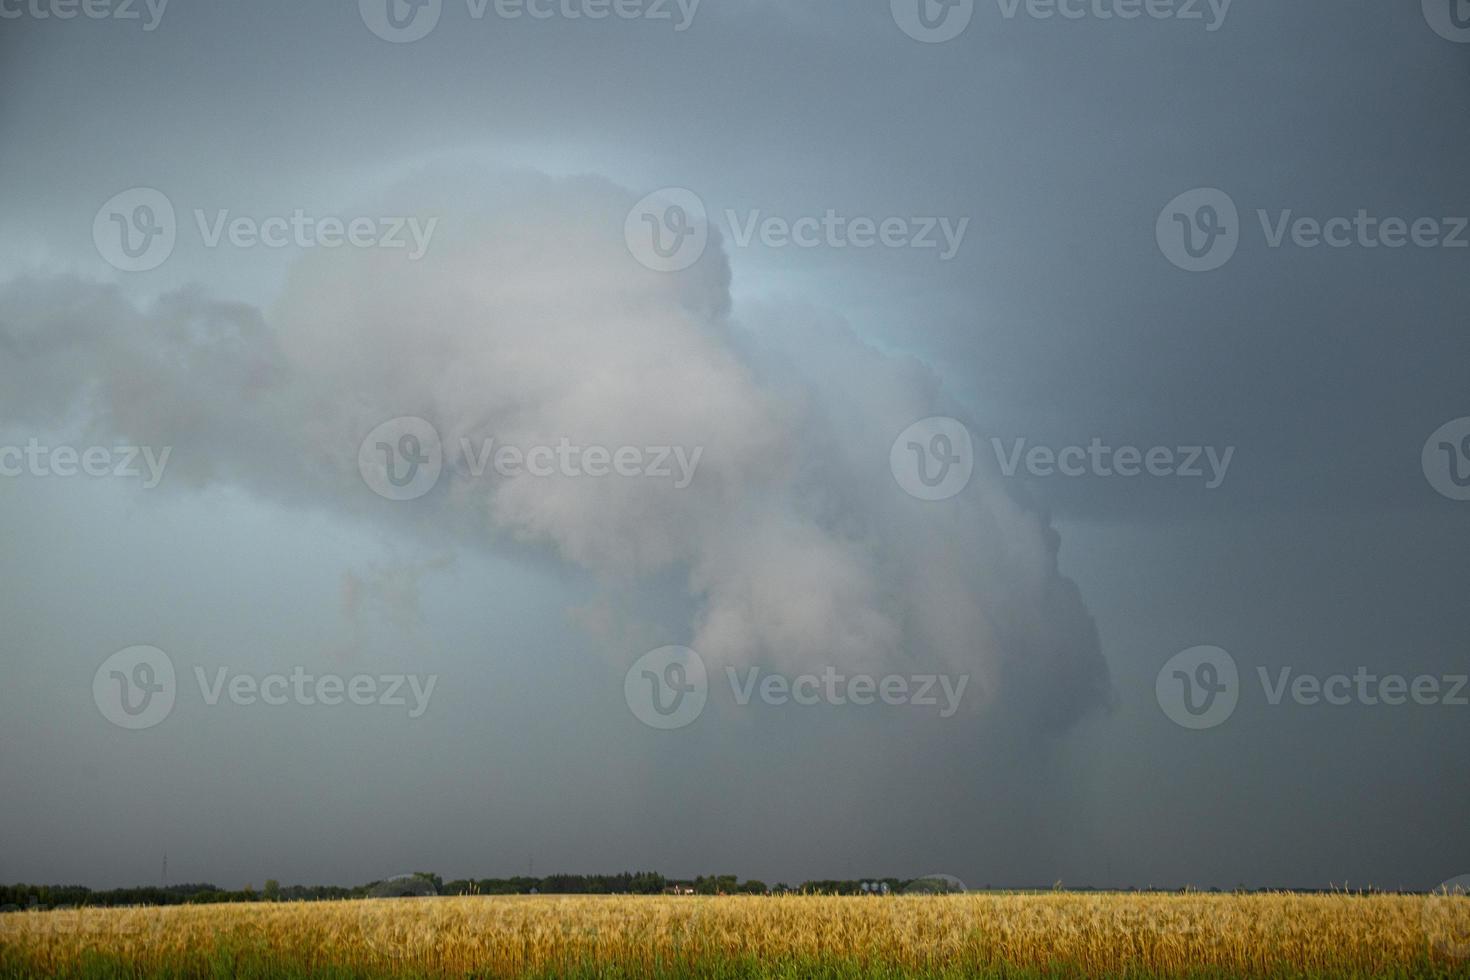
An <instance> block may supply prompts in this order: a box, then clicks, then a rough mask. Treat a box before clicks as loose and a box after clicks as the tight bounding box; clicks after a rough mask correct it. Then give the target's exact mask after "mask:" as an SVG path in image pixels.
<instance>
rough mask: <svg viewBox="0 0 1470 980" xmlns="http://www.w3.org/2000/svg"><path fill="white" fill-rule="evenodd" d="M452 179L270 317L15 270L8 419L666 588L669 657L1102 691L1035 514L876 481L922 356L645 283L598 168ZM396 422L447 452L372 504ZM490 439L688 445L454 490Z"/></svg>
mask: <svg viewBox="0 0 1470 980" xmlns="http://www.w3.org/2000/svg"><path fill="white" fill-rule="evenodd" d="M475 187H476V188H477V189H476V190H474V191H472V192H470V191H467V185H466V182H465V181H464V180H463V179H462V178H460V177H457V176H455V177H446V176H445V175H435V177H434V179H432V180H429V179H426V180H423V181H415V182H412V183H410V184H409V185H406V186H404V187H403V188H401V189H399V191H397V192H395V194H394V195H392V202H391V203H392V204H393V205H394V208H393V209H392V210H385V211H384V213H399V214H402V213H413V209H418V213H424V214H441V215H453V216H454V217H453V220H450V219H449V218H448V217H446V218H444V220H442V221H441V222H440V225H439V231H438V233H437V234H436V237H435V240H434V242H433V245H432V248H431V249H430V250H429V253H428V254H427V255H426V256H425V257H424V258H423V259H422V260H420V261H416V262H411V261H407V260H406V259H405V257H404V256H403V255H402V254H401V253H395V252H391V251H381V250H334V251H323V250H317V251H315V252H312V253H309V254H308V255H307V256H306V257H305V258H303V259H302V260H301V261H300V262H299V263H297V265H296V266H295V267H294V269H293V272H292V274H291V276H290V278H289V280H288V282H287V284H286V286H285V288H284V289H283V290H282V293H281V295H280V297H279V299H278V301H277V302H276V303H275V304H274V305H273V306H272V308H271V309H269V310H261V309H256V308H254V307H251V306H248V305H245V304H238V303H229V302H223V301H220V300H217V299H212V298H210V297H208V296H206V295H205V294H204V293H203V292H202V291H199V290H188V291H183V292H178V293H173V294H169V295H166V296H163V297H160V298H158V299H157V300H156V301H154V302H153V303H151V304H150V305H147V306H145V307H143V308H139V307H137V306H135V305H134V304H132V303H131V302H129V301H128V300H127V299H125V298H124V296H123V295H122V293H121V292H120V291H119V290H118V289H117V288H115V287H113V286H110V285H106V284H102V283H98V282H94V281H87V280H82V279H78V278H49V279H35V278H30V279H22V280H16V281H12V282H10V283H8V284H6V285H5V286H4V287H0V417H3V420H4V421H5V423H6V424H7V425H8V426H10V427H20V428H25V429H27V430H30V431H36V430H40V429H44V428H47V427H54V426H63V425H65V426H72V427H75V426H80V427H82V428H84V429H85V430H86V431H87V432H89V433H91V434H92V435H94V436H96V437H98V438H102V437H108V438H114V437H117V438H127V439H128V440H130V441H131V442H134V443H137V444H146V445H156V446H163V445H167V446H172V447H173V460H172V462H171V464H170V471H169V479H168V481H166V484H165V485H166V486H170V487H174V488H177V487H179V486H184V487H189V486H204V485H210V484H228V485H232V486H239V487H242V488H246V489H248V490H250V491H252V492H255V493H258V494H261V495H265V496H269V497H271V498H274V499H277V500H279V501H281V502H283V503H286V504H290V505H297V506H310V507H318V508H325V509H329V510H333V511H337V512H340V513H343V514H344V515H349V516H352V517H354V518H361V519H370V520H375V521H382V522H384V523H385V524H386V525H388V526H391V527H392V528H394V529H395V530H396V531H398V532H399V533H401V534H404V535H407V536H410V537H412V536H420V537H422V539H423V540H424V544H425V548H426V550H442V546H443V545H444V544H445V543H446V542H454V543H458V544H462V545H471V546H477V547H504V548H509V549H512V550H517V549H518V550H521V551H524V552H525V553H526V554H534V553H538V552H539V553H543V554H550V555H552V556H554V557H555V558H556V559H557V560H559V561H561V562H565V563H567V564H568V565H570V566H572V567H575V568H577V569H580V570H583V571H584V572H586V573H588V574H590V575H591V576H592V577H593V578H594V579H596V580H597V581H600V582H602V583H603V584H604V585H605V586H606V588H607V590H608V592H609V593H615V592H618V591H619V590H626V589H628V588H629V583H630V582H632V583H638V582H642V583H656V584H659V585H661V584H663V583H667V582H670V581H674V582H679V583H682V590H683V595H682V596H680V602H681V603H682V604H683V605H684V606H685V607H686V612H687V624H686V625H687V635H685V636H682V637H675V638H671V639H670V642H685V643H687V644H688V645H690V646H692V647H694V648H695V649H697V650H698V651H699V652H700V653H701V655H703V656H704V658H705V659H706V660H707V661H708V662H709V663H710V665H711V666H712V667H713V668H716V669H718V668H719V667H720V666H725V665H745V664H752V663H764V664H770V665H773V666H775V667H777V668H779V669H806V668H812V667H819V666H822V665H826V664H837V665H841V666H843V667H844V668H846V669H851V670H859V669H861V670H866V671H912V670H916V669H924V670H938V671H947V672H953V673H966V674H970V675H971V676H972V682H971V690H972V692H973V694H974V698H973V700H972V701H971V704H982V705H983V704H987V703H989V704H995V703H997V702H1003V703H1004V704H1005V705H1006V706H1007V714H1014V715H1018V716H1021V717H1025V718H1029V719H1031V720H1032V721H1033V722H1034V723H1035V724H1036V725H1037V727H1039V728H1042V729H1046V730H1059V729H1062V728H1065V727H1067V726H1068V725H1069V724H1070V723H1072V722H1073V721H1075V720H1076V719H1077V718H1078V717H1080V716H1081V715H1082V714H1084V713H1085V712H1087V711H1088V710H1089V709H1091V708H1094V707H1097V706H1100V705H1103V704H1105V703H1106V701H1107V699H1108V692H1109V682H1108V673H1107V668H1106V665H1105V663H1104V661H1103V659H1102V657H1101V654H1100V652H1099V646H1098V639H1097V635H1096V630H1095V627H1094V625H1093V622H1092V619H1091V617H1090V616H1089V615H1088V613H1087V611H1086V608H1085V607H1084V605H1083V603H1082V600H1081V598H1080V596H1079V594H1078V591H1077V589H1076V587H1075V586H1074V584H1073V583H1072V582H1071V581H1070V580H1068V579H1067V578H1065V577H1064V576H1062V575H1061V574H1060V573H1059V571H1058V567H1057V551H1058V547H1059V540H1058V535H1057V533H1056V531H1055V530H1054V529H1053V528H1052V527H1051V526H1050V522H1049V520H1048V519H1047V518H1046V517H1045V515H1043V514H1040V513H1038V512H1037V511H1035V510H1034V509H1031V508H1028V507H1027V506H1026V505H1024V503H1022V502H1019V501H1017V500H1016V499H1014V498H1013V497H1012V496H1011V495H1010V494H1009V493H1008V492H1007V491H1006V490H1004V489H1003V488H1002V487H1001V485H1000V483H999V481H998V479H997V478H996V477H995V476H994V475H993V474H990V473H987V472H985V471H984V470H983V467H982V468H977V471H976V474H975V477H974V479H973V480H972V482H971V484H970V485H969V486H968V487H967V488H966V490H965V491H964V492H963V493H961V494H960V495H959V496H957V497H955V498H953V499H951V500H948V501H943V502H935V503H931V502H924V501H919V500H916V499H914V498H912V497H910V496H908V495H907V494H905V493H904V492H903V491H902V490H901V489H900V488H899V487H898V486H897V485H896V484H895V482H894V480H893V478H892V477H891V475H890V474H889V470H888V453H889V447H890V445H891V444H892V442H893V439H894V438H895V437H896V436H897V434H898V433H899V432H901V431H903V430H904V429H905V428H906V427H907V426H908V425H910V424H911V423H913V422H914V421H916V420H918V419H921V418H925V417H927V416H931V415H936V414H943V415H956V414H959V410H958V409H957V408H956V406H954V405H952V404H949V403H948V402H947V401H946V400H945V398H944V397H943V394H942V390H941V383H940V379H939V377H938V376H937V375H936V374H935V373H934V372H933V371H932V370H930V369H929V368H927V367H926V366H925V365H924V364H923V363H921V362H920V361H918V360H917V359H915V358H911V357H906V356H897V355H892V354H888V353H883V352H880V351H878V350H877V349H875V348H873V347H872V346H870V345H868V344H866V343H864V342H863V341H862V340H861V339H859V338H858V337H857V336H855V335H854V334H853V332H852V331H851V330H849V329H848V328H847V327H846V326H845V325H844V324H842V323H841V322H839V321H836V320H835V319H834V318H832V317H831V316H830V315H829V314H825V313H823V312H821V311H818V310H812V309H808V308H805V307H803V306H802V305H801V304H800V303H797V302H789V303H777V304H768V305H765V306H763V307H759V308H750V309H741V310H739V311H732V309H731V300H730V268H729V265H728V263H727V261H726V259H725V257H724V254H723V252H722V251H721V249H720V248H719V247H718V243H717V242H716V241H715V240H714V239H713V238H712V240H711V247H710V248H709V250H708V251H707V253H706V254H705V256H704V257H703V258H702V259H701V260H700V261H699V262H698V263H696V264H695V265H694V266H693V267H692V268H690V269H688V270H686V271H684V272H681V273H676V274H663V273H657V272H653V271H650V270H647V269H645V268H643V267H642V266H641V265H639V264H638V263H637V262H636V261H635V260H634V259H633V257H632V256H631V255H630V254H629V253H628V251H627V249H626V247H625V245H624V242H623V237H622V228H623V220H624V217H625V216H626V214H627V210H628V208H629V206H630V205H631V204H632V202H633V201H634V199H635V198H636V197H637V196H638V195H636V194H633V193H631V192H629V191H626V190H624V189H621V188H618V187H616V186H614V185H612V184H610V183H608V182H606V181H603V180H600V179H596V178H576V179H552V178H548V177H544V176H541V175H537V174H529V173H497V174H494V175H485V174H480V175H477V176H476V180H475ZM485 187H490V188H492V189H490V190H483V189H480V188H485ZM467 197H468V198H473V199H474V200H475V201H476V202H477V203H476V204H475V205H474V206H473V207H467V206H466V203H465V201H466V199H467ZM386 203H387V202H385V205H386ZM402 416H417V417H421V418H423V419H426V420H428V421H429V422H431V423H432V424H433V425H434V427H435V428H436V430H437V431H438V433H439V435H440V437H441V440H442V442H443V445H444V446H445V447H446V449H447V450H448V459H447V461H446V466H445V470H444V474H443V476H442V478H441V480H440V481H439V484H438V485H437V486H436V487H435V489H434V490H433V491H432V492H431V493H429V494H428V495H427V496H424V497H422V498H420V499H418V500H414V501H404V502H390V501H385V500H382V499H380V498H378V497H376V496H375V495H374V494H372V493H371V492H370V491H369V489H368V488H367V487H366V486H365V485H364V484H363V482H362V480H361V478H360V476H359V473H358V469H357V454H358V447H359V445H360V443H361V442H362V439H363V437H364V436H365V435H366V434H367V433H368V432H370V431H371V430H372V429H373V428H374V427H376V426H377V425H379V424H380V423H382V422H384V421H387V420H389V419H393V418H397V417H402ZM492 439H493V440H494V445H497V446H502V445H504V446H517V447H529V446H539V445H549V446H554V445H556V444H557V443H558V441H559V440H562V439H565V440H569V441H570V442H571V443H573V444H576V445H581V446H594V445H595V446H605V447H620V446H632V447H651V446H667V447H682V448H685V449H687V450H693V449H696V448H697V449H698V450H699V451H700V453H701V455H700V456H699V465H698V470H697V475H696V477H695V479H694V480H693V482H692V483H691V484H690V485H689V486H687V487H683V488H679V487H676V486H675V485H674V483H673V481H668V480H652V479H635V478H619V477H606V478H595V479H594V478H587V477H576V476H569V475H565V474H558V475H553V476H550V477H536V478H532V477H527V476H520V477H515V478H501V477H499V476H497V475H495V473H494V472H493V470H491V471H486V472H485V473H484V474H481V475H479V476H476V475H475V474H473V473H471V472H469V471H468V469H467V468H466V466H465V465H464V462H463V459H462V458H461V457H460V454H459V451H458V450H459V447H461V446H466V445H467V446H471V447H480V446H483V445H485V444H486V442H487V440H492ZM349 586H350V588H349V594H350V597H351V599H352V602H353V603H356V602H358V601H360V599H361V596H362V595H364V594H365V593H364V591H363V589H362V588H361V583H360V582H356V581H354V582H351V583H349ZM649 587H652V586H649ZM352 615H353V616H356V615H358V610H357V609H356V606H355V605H354V606H353V609H352ZM626 652H627V651H616V652H615V655H616V656H618V657H619V658H621V657H622V656H623V654H624V653H626Z"/></svg>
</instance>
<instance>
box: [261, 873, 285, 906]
mask: <svg viewBox="0 0 1470 980" xmlns="http://www.w3.org/2000/svg"><path fill="white" fill-rule="evenodd" d="M262 894H263V895H264V897H265V900H266V901H267V902H279V901H280V900H281V883H280V882H279V881H277V880H276V879H274V878H267V879H266V880H265V891H264V892H263V893H262Z"/></svg>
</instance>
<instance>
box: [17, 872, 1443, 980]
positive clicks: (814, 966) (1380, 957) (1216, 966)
mask: <svg viewBox="0 0 1470 980" xmlns="http://www.w3.org/2000/svg"><path fill="white" fill-rule="evenodd" d="M0 950H3V953H0V973H3V974H4V975H6V976H72V977H103V976H108V977H114V976H115V977H226V976H246V977H298V976H333V977H466V976H486V977H513V976H544V977H551V976H586V977H594V976H595V977H676V976H705V977H745V976H751V977H754V976H783V977H806V976H831V977H900V976H935V977H937V976H946V977H961V976H1079V975H1081V976H1131V977H1183V976H1221V977H1226V976H1243V977H1268V976H1320V977H1338V976H1341V977H1349V976H1351V977H1367V976H1385V977H1387V976H1395V977H1420V976H1424V977H1470V899H1467V898H1465V897H1463V896H1433V897H1426V896H1417V897H1416V896H1399V895H1374V896H1362V895H1353V894H1327V895H1300V894H1251V895H1228V894H1227V895H1216V894H1201V893H1190V894H1131V893H1126V894H1125V893H1119V894H1106V893H1067V892H1054V893H1040V894H1036V893H984V894H967V895H950V896H896V897H885V898H877V897H847V898H838V897H820V896H802V895H783V896H770V897H756V896H730V897H683V896H681V897H672V896H670V897H630V896H576V897H555V896H526V897H494V898H491V897H458V898H415V899H376V900H374V899H369V900H363V901H342V902H307V903H266V902H261V903H251V904H233V905H197V906H174V907H168V908H128V909H80V910H65V911H51V912H12V913H8V914H6V915H4V916H0Z"/></svg>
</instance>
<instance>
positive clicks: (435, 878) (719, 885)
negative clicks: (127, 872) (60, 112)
mask: <svg viewBox="0 0 1470 980" xmlns="http://www.w3.org/2000/svg"><path fill="white" fill-rule="evenodd" d="M412 877H413V879H414V880H415V881H418V882H421V883H422V884H423V885H424V886H425V887H424V889H423V891H422V893H423V894H431V893H432V894H437V895H537V894H540V895H662V894H665V893H667V892H677V893H681V894H682V893H690V894H695V895H770V894H785V893H802V894H816V895H861V894H864V893H867V892H870V891H877V890H878V887H877V886H879V885H883V886H886V888H885V889H884V890H885V891H889V892H891V893H897V892H900V891H903V890H904V888H905V886H906V885H908V884H910V882H907V881H904V880H902V879H898V878H870V879H864V880H853V881H847V880H835V879H823V880H820V881H806V882H803V883H802V884H800V885H798V886H796V887H792V886H789V885H787V884H786V883H784V882H781V883H778V884H776V885H774V886H767V885H766V883H765V882H763V881H760V880H759V879H755V878H750V879H746V880H744V881H741V880H740V879H739V877H738V876H736V875H700V876H697V877H695V878H689V879H675V878H665V877H664V876H663V875H661V874H659V873H657V872H654V871H624V872H621V873H619V874H610V875H577V874H553V875H547V876H545V877H541V878H534V877H531V876H529V875H522V876H515V877H511V878H478V879H476V878H457V879H455V880H453V881H449V882H447V883H446V882H445V881H444V880H443V879H442V878H441V877H440V876H439V875H436V874H433V873H430V872H422V871H421V872H415V874H414V875H413V876H412ZM398 880H401V879H394V881H398ZM391 884H392V882H391V881H383V880H379V881H370V882H368V883H367V884H364V885H357V886H355V887H351V888H344V887H341V886H338V885H284V886H283V885H281V884H280V883H279V882H278V881H276V880H274V879H267V880H266V882H265V884H264V886H263V887H262V888H261V889H260V890H259V891H257V890H256V889H255V887H254V886H253V885H246V886H245V887H244V888H241V889H238V890H230V889H224V888H219V887H216V886H215V885H212V884H209V883H207V882H195V883H186V884H176V885H150V886H144V887H139V888H111V889H101V890H94V889H91V888H87V887H85V886H82V885H30V884H15V885H0V911H15V910H18V909H29V908H35V909H55V908H70V907H79V906H104V907H105V906H128V905H188V904H214V903H220V902H319V901H334V900H341V899H350V898H371V897H374V896H378V895H382V894H393V893H394V892H393V891H392V889H391V888H385V886H388V885H391Z"/></svg>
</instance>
